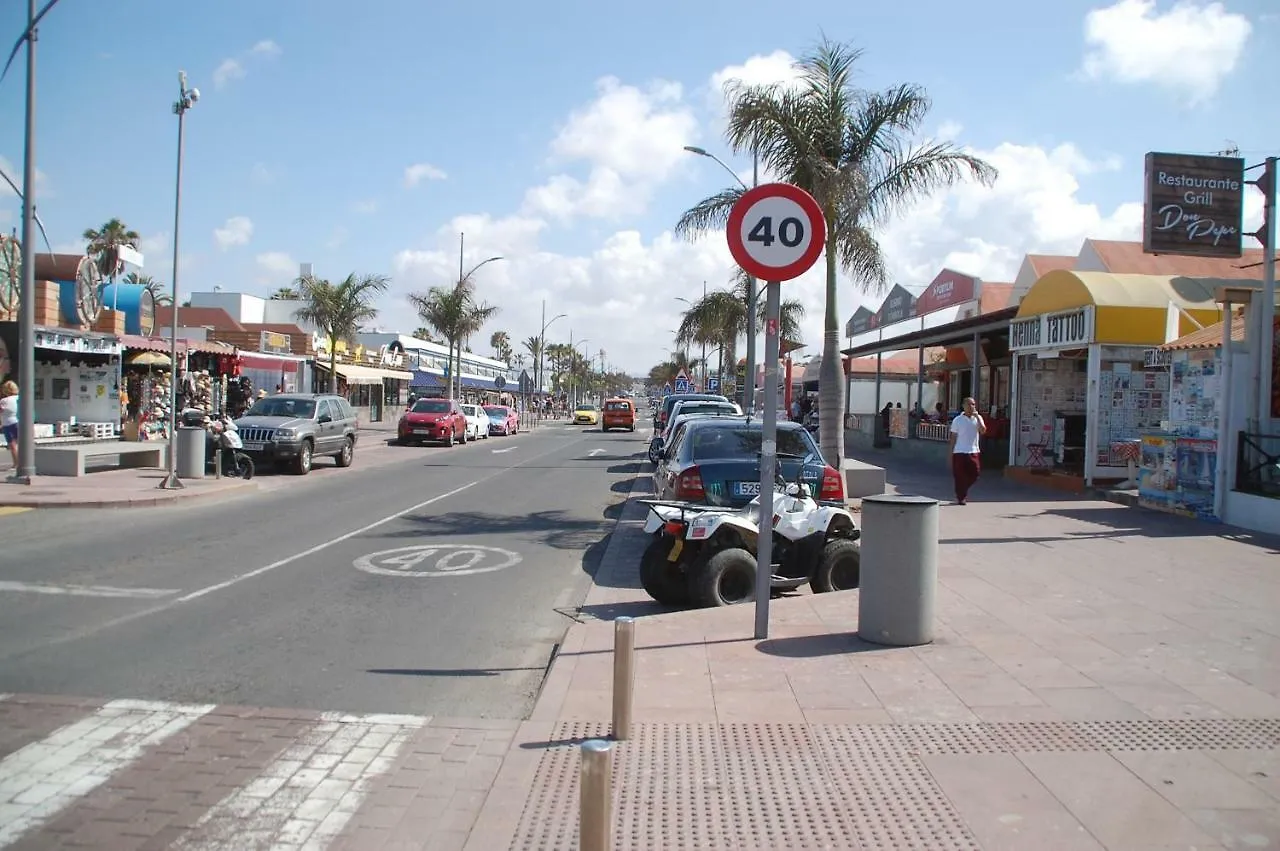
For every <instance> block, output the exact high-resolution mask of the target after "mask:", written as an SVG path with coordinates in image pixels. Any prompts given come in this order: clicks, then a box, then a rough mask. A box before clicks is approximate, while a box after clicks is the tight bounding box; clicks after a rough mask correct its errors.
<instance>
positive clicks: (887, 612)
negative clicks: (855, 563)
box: [858, 494, 938, 647]
mask: <svg viewBox="0 0 1280 851" xmlns="http://www.w3.org/2000/svg"><path fill="white" fill-rule="evenodd" d="M861 543H862V571H861V576H860V578H859V580H860V581H859V583H858V637H859V638H861V639H862V640H863V641H870V642H872V643H873V644H886V645H890V646H893V647H914V646H917V645H920V644H929V643H930V642H932V641H933V629H934V607H935V602H936V598H937V586H938V501H937V500H936V499H929V498H928V497H924V496H911V495H908V494H880V495H877V496H868V497H865V498H864V499H863V500H862V542H861Z"/></svg>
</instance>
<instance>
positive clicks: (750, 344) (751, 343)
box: [684, 145, 760, 413]
mask: <svg viewBox="0 0 1280 851" xmlns="http://www.w3.org/2000/svg"><path fill="white" fill-rule="evenodd" d="M684 149H685V150H686V151H688V152H689V153H691V154H697V155H698V156H700V157H706V158H707V159H709V160H712V161H713V162H716V163H719V164H720V167H721V168H723V169H724V170H725V171H727V172H729V174H731V175H733V179H734V180H736V181H737V182H738V185H739V186H741V187H742V188H743V189H746V188H747V184H745V183H743V182H742V178H740V177H738V173H737V172H736V171H734V170H733V169H731V168H729V167H728V166H727V165H725V164H724V162H723V161H722V160H721V159H720V158H719V157H717V156H716V155H715V154H713V153H711V152H710V151H708V150H707V149H705V148H699V147H697V146H696V145H685V146H684ZM751 185H752V186H759V185H760V152H759V151H752V152H751ZM749 280H750V281H751V286H750V287H749V288H748V289H747V376H746V377H747V386H746V387H744V388H743V390H742V403H743V404H742V407H743V409H744V410H746V411H747V412H748V413H750V412H751V411H753V410H754V409H755V402H756V313H757V311H758V310H759V307H758V305H759V303H760V293H759V292H757V291H756V279H755V277H754V276H752V277H750V278H749ZM735 372H736V370H735ZM721 377H723V376H721Z"/></svg>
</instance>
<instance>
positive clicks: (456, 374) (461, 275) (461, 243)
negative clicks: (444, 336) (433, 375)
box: [449, 233, 502, 399]
mask: <svg viewBox="0 0 1280 851" xmlns="http://www.w3.org/2000/svg"><path fill="white" fill-rule="evenodd" d="M466 242H467V235H466V234H465V233H459V234H458V286H459V287H461V286H462V285H463V283H465V282H466V281H469V280H470V279H471V276H472V275H474V274H475V273H476V270H477V269H479V268H480V267H481V266H484V265H485V264H488V263H492V262H494V261H495V260H501V259H502V257H501V256H494V257H490V258H488V259H487V260H481V261H480V262H479V263H477V264H476V265H474V266H472V267H471V268H470V269H469V270H468V271H466V272H464V271H463V270H462V252H463V249H464V247H465V246H466ZM462 344H463V340H458V342H457V346H458V368H457V370H454V368H453V348H452V346H451V347H450V349H449V396H450V398H453V399H457V398H458V397H460V396H461V395H462ZM454 381H457V387H458V392H457V393H455V392H454Z"/></svg>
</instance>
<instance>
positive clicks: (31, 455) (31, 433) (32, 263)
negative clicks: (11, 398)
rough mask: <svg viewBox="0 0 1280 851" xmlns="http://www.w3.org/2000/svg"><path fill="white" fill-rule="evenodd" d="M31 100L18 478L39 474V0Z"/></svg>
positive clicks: (25, 167)
mask: <svg viewBox="0 0 1280 851" xmlns="http://www.w3.org/2000/svg"><path fill="white" fill-rule="evenodd" d="M23 37H24V38H26V40H27V101H26V124H25V125H24V127H23V140H22V284H21V287H20V289H19V290H18V402H19V404H18V467H17V469H16V470H14V471H13V477H14V480H15V481H18V482H21V483H23V484H28V485H29V484H31V481H32V479H33V478H34V476H35V474H36V410H35V405H34V404H33V401H34V399H35V395H36V380H35V371H36V303H35V302H36V250H35V249H36V229H35V217H36V212H35V196H36V2H35V0H27V30H26V33H25V35H24V36H23Z"/></svg>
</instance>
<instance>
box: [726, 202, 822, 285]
mask: <svg viewBox="0 0 1280 851" xmlns="http://www.w3.org/2000/svg"><path fill="white" fill-rule="evenodd" d="M727 233H728V238H729V252H730V253H731V254H732V255H733V259H734V260H736V261H737V262H738V265H739V266H741V267H742V268H743V269H744V270H746V271H747V272H748V273H749V274H751V275H754V276H755V277H757V278H760V279H761V280H764V281H790V280H792V279H793V278H798V277H800V276H801V275H803V274H804V273H805V272H807V271H809V269H810V268H811V267H812V266H813V264H814V263H815V262H817V260H818V258H819V257H821V256H822V251H823V249H824V248H825V247H826V242H827V221H826V219H825V218H824V217H823V215H822V208H821V207H819V206H818V202H817V201H815V200H813V196H812V195H810V194H809V193H808V192H805V191H804V190H803V189H801V188H800V187H798V186H792V185H791V184H790V183H766V184H765V185H764V186H757V187H755V188H754V189H748V190H747V191H746V192H745V193H743V196H742V197H741V198H739V199H738V202H737V203H736V204H734V205H733V209H732V210H731V211H730V212H729V227H728V231H727Z"/></svg>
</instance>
